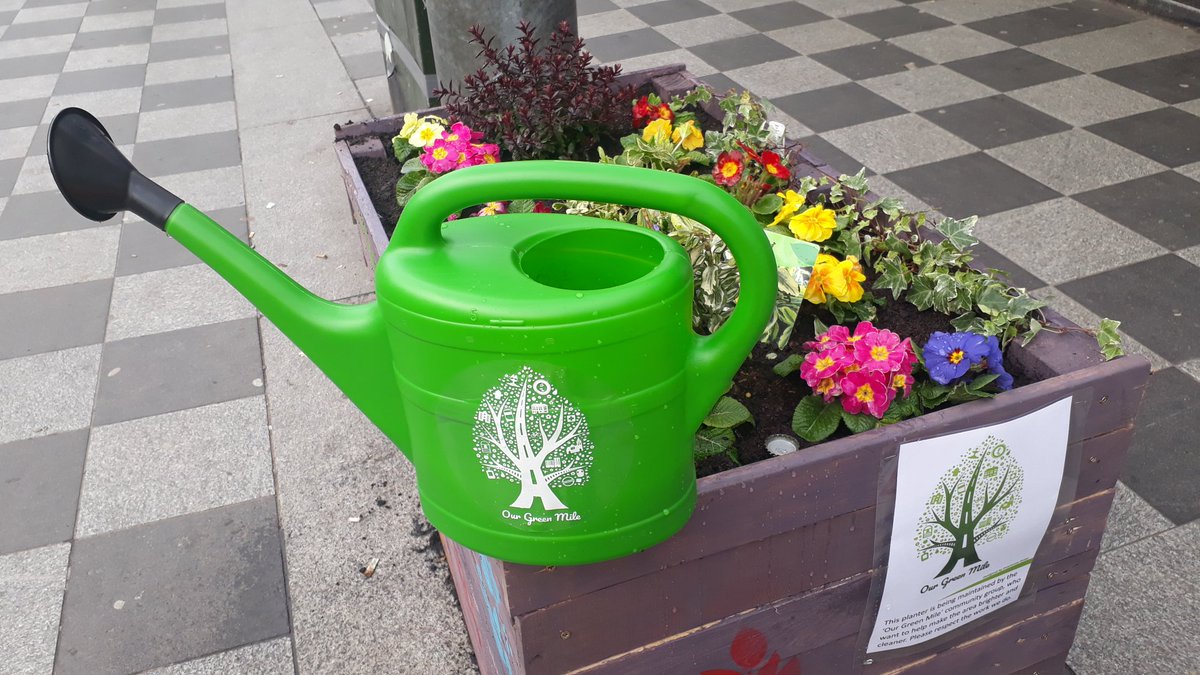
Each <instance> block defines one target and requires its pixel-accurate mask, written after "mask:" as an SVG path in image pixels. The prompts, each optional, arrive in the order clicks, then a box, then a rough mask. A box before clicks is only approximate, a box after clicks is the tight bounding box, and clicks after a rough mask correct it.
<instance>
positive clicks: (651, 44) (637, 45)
mask: <svg viewBox="0 0 1200 675" xmlns="http://www.w3.org/2000/svg"><path fill="white" fill-rule="evenodd" d="M676 47H678V45H676V44H675V43H674V42H671V41H670V40H669V39H667V37H666V36H664V35H662V34H661V33H659V32H657V31H655V30H654V29H653V28H636V29H634V30H628V29H626V30H625V31H624V32H621V33H613V34H611V35H603V36H600V37H597V38H595V39H593V40H588V42H587V48H588V51H590V52H591V53H592V55H593V56H595V57H596V58H597V59H599V60H600V61H602V62H605V63H615V62H617V61H622V60H626V59H630V58H633V57H636V56H645V55H647V54H655V53H658V52H667V51H671V50H672V49H675V48H676Z"/></svg>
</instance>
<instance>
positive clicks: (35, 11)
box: [12, 2, 87, 26]
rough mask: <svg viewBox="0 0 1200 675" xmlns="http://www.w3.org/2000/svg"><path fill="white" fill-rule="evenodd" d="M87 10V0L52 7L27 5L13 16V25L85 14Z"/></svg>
mask: <svg viewBox="0 0 1200 675" xmlns="http://www.w3.org/2000/svg"><path fill="white" fill-rule="evenodd" d="M86 10H87V3H86V2H78V3H73V4H66V5H54V6H51V7H25V8H24V9H22V10H21V11H20V12H17V15H16V16H15V17H13V20H12V22H13V25H14V26H15V25H17V24H19V23H33V22H37V21H50V20H53V19H67V18H73V17H80V16H83V13H84V12H85V11H86Z"/></svg>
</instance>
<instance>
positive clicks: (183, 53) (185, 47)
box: [147, 24, 382, 63]
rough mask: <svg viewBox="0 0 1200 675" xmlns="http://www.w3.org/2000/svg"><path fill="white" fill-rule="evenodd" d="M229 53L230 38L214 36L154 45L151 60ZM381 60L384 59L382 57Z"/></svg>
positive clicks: (168, 41)
mask: <svg viewBox="0 0 1200 675" xmlns="http://www.w3.org/2000/svg"><path fill="white" fill-rule="evenodd" d="M167 25H170V24H167ZM147 37H149V36H147ZM228 53H229V36H228V35H213V36H209V37H197V38H188V39H183V40H167V41H162V42H155V43H152V44H151V45H150V57H149V58H150V61H151V62H152V63H153V62H158V61H173V60H176V59H190V58H194V57H197V56H212V55H213V54H228ZM380 58H382V55H381V56H380Z"/></svg>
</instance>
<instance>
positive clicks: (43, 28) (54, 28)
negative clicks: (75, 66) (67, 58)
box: [4, 17, 83, 44]
mask: <svg viewBox="0 0 1200 675" xmlns="http://www.w3.org/2000/svg"><path fill="white" fill-rule="evenodd" d="M82 22H83V19H82V18H79V17H73V18H66V19H52V20H50V21H38V22H34V23H19V24H17V25H15V26H9V27H8V30H6V31H4V39H5V40H20V39H24V38H31V37H46V36H48V35H64V34H68V33H70V34H72V35H73V34H74V33H75V31H77V30H79V24H80V23H82ZM68 44H69V43H68Z"/></svg>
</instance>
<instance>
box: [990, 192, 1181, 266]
mask: <svg viewBox="0 0 1200 675" xmlns="http://www.w3.org/2000/svg"><path fill="white" fill-rule="evenodd" d="M975 233H976V235H978V236H979V237H980V238H981V239H983V240H984V241H986V242H987V243H988V244H989V245H990V246H992V247H993V248H995V249H996V250H997V251H999V252H1000V253H1002V254H1003V255H1004V256H1006V257H1008V258H1009V259H1011V260H1013V261H1014V262H1016V263H1017V264H1018V265H1021V266H1022V267H1024V268H1026V269H1028V270H1029V271H1031V272H1033V273H1034V274H1036V275H1038V276H1039V277H1041V278H1042V279H1045V280H1046V281H1047V282H1049V283H1051V284H1060V283H1063V282H1066V281H1070V280H1072V279H1078V278H1080V277H1084V276H1087V275H1089V274H1094V273H1097V272H1103V271H1106V270H1109V269H1112V268H1114V267H1119V266H1121V265H1123V264H1126V263H1130V262H1135V261H1138V260H1146V259H1148V258H1153V257H1155V256H1158V255H1162V254H1163V253H1165V252H1166V249H1164V248H1162V247H1161V246H1159V245H1157V244H1155V243H1154V242H1152V241H1150V240H1149V239H1146V238H1145V237H1142V236H1140V235H1138V234H1137V233H1135V232H1133V231H1132V230H1129V229H1128V228H1126V227H1124V226H1123V225H1120V224H1118V223H1116V222H1113V221H1112V220H1109V219H1108V218H1105V217H1104V216H1102V215H1100V214H1099V213H1096V212H1095V211H1093V210H1091V209H1089V208H1087V207H1086V206H1084V205H1082V204H1080V203H1079V202H1076V201H1074V200H1071V199H1067V198H1065V197H1064V198H1059V199H1054V200H1051V201H1046V202H1041V203H1038V204H1033V205H1031V206H1027V207H1023V208H1019V209H1014V210H1012V211H1007V212H1004V213H998V214H995V215H992V216H988V217H986V218H983V219H981V220H980V221H979V224H978V225H977V226H976V228H975ZM1081 242H1087V245H1086V246H1080V243H1081Z"/></svg>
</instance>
